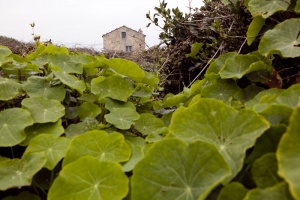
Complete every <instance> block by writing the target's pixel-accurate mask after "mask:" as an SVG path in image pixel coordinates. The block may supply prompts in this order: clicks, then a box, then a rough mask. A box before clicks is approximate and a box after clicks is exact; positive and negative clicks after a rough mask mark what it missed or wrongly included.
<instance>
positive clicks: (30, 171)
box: [0, 153, 46, 190]
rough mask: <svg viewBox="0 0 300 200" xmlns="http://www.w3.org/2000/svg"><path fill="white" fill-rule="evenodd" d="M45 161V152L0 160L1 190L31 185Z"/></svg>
mask: <svg viewBox="0 0 300 200" xmlns="http://www.w3.org/2000/svg"><path fill="white" fill-rule="evenodd" d="M45 163H46V158H45V155H44V154H43V153H32V154H28V155H25V156H23V157H22V158H21V159H17V158H16V159H11V160H5V161H2V162H0V177H1V179H0V190H7V189H9V188H13V187H19V188H20V187H22V186H26V185H30V184H31V180H32V177H33V175H34V174H35V173H37V172H38V171H39V170H40V169H42V167H43V166H44V164H45Z"/></svg>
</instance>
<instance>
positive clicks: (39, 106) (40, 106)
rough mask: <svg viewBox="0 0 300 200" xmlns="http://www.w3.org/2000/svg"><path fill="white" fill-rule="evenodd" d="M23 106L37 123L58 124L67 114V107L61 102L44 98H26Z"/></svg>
mask: <svg viewBox="0 0 300 200" xmlns="http://www.w3.org/2000/svg"><path fill="white" fill-rule="evenodd" d="M22 106H23V108H24V109H26V110H28V111H29V112H30V114H31V117H32V118H33V121H34V122H35V123H47V122H56V121H57V120H59V119H60V118H61V117H62V116H64V114H65V107H64V106H63V105H61V103H60V102H59V101H57V100H49V99H45V98H43V97H30V98H26V99H24V100H23V101H22Z"/></svg>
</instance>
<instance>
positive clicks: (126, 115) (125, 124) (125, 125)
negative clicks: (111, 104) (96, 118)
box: [104, 108, 140, 130]
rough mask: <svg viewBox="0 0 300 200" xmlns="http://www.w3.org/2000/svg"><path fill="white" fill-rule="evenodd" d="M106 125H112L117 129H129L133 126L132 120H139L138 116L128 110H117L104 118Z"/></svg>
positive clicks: (133, 111)
mask: <svg viewBox="0 0 300 200" xmlns="http://www.w3.org/2000/svg"><path fill="white" fill-rule="evenodd" d="M104 117H105V119H106V121H107V122H108V123H111V124H113V125H114V126H115V127H116V128H118V129H123V130H124V129H129V128H130V126H131V125H133V124H134V122H133V121H134V120H137V119H139V117H140V116H139V114H138V113H137V112H136V111H135V110H132V109H130V108H117V109H115V110H114V111H113V112H111V113H109V114H107V115H105V116H104Z"/></svg>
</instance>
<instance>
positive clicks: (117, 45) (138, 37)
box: [102, 26, 145, 52]
mask: <svg viewBox="0 0 300 200" xmlns="http://www.w3.org/2000/svg"><path fill="white" fill-rule="evenodd" d="M122 32H125V33H126V36H125V38H122ZM102 37H103V48H104V50H106V51H124V52H126V50H127V51H129V50H131V51H144V50H145V35H144V34H143V33H142V32H141V31H139V32H138V31H134V30H132V29H130V28H128V27H126V26H122V27H120V28H118V29H116V30H114V31H112V32H110V33H107V34H105V35H103V36H102ZM126 46H127V49H126ZM130 46H131V48H130Z"/></svg>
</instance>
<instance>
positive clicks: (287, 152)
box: [277, 106, 300, 199]
mask: <svg viewBox="0 0 300 200" xmlns="http://www.w3.org/2000/svg"><path fill="white" fill-rule="evenodd" d="M299 121H300V106H298V107H297V108H295V110H294V112H293V114H292V116H291V118H290V124H289V126H288V128H287V131H286V133H285V134H284V135H283V136H282V138H281V140H280V143H279V145H278V149H277V159H278V168H279V170H278V173H279V175H280V176H281V177H283V178H284V179H285V181H286V182H288V184H289V189H290V191H291V194H292V196H293V197H294V198H295V199H300V176H299V174H300V162H299V160H300V154H299V152H300V146H299V144H300V123H299Z"/></svg>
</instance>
